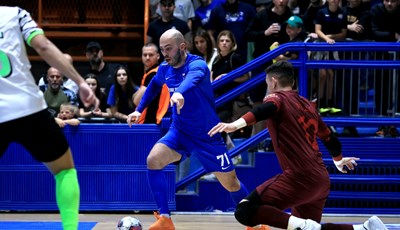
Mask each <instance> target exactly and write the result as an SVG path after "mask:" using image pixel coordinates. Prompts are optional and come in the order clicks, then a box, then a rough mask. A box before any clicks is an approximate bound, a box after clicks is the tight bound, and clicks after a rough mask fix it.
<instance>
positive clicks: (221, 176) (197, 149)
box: [127, 29, 248, 230]
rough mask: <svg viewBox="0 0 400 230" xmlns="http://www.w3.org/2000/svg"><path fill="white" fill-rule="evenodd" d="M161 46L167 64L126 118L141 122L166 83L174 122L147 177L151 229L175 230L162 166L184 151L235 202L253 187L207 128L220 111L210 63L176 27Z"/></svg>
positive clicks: (157, 148)
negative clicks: (152, 205) (152, 211)
mask: <svg viewBox="0 0 400 230" xmlns="http://www.w3.org/2000/svg"><path fill="white" fill-rule="evenodd" d="M160 49H161V52H162V54H163V55H164V62H163V63H161V65H160V66H159V68H158V71H157V74H156V75H155V76H154V77H153V79H152V81H151V82H150V84H149V85H148V87H147V89H146V92H145V94H144V95H143V98H142V100H141V102H140V104H139V105H138V107H137V108H136V111H135V112H133V113H131V114H129V115H128V119H127V122H128V124H129V125H130V126H131V125H132V124H133V123H135V122H137V121H138V119H139V117H140V115H141V112H142V111H143V109H144V108H146V106H147V105H148V104H149V103H150V102H151V100H152V99H153V98H154V97H155V96H156V95H157V94H158V92H160V90H161V88H162V85H163V84H164V83H166V85H167V86H168V88H169V91H170V93H171V94H172V95H171V99H170V102H171V106H172V107H173V108H172V124H171V127H170V129H169V130H168V132H167V134H166V135H165V136H164V137H162V138H161V139H160V140H159V141H158V142H157V143H156V144H155V145H154V147H153V148H152V150H151V151H150V153H149V155H148V157H147V168H148V179H149V183H150V187H151V190H152V192H153V194H154V197H155V200H156V203H157V205H158V207H159V214H157V213H155V216H156V219H157V221H156V222H155V223H154V224H152V225H151V226H150V228H149V230H159V229H163V230H172V229H175V227H174V224H173V223H172V220H171V218H170V210H169V209H168V201H167V197H168V194H167V186H168V185H167V180H166V179H165V175H164V173H163V171H162V169H163V168H164V167H165V166H167V165H168V164H170V163H173V162H177V161H180V160H181V159H182V157H183V155H185V154H187V153H188V154H193V155H194V156H195V157H197V158H198V160H199V161H200V162H201V164H202V165H203V166H204V168H205V169H206V170H207V171H208V172H213V173H214V174H215V176H216V177H217V179H218V180H219V182H220V183H221V185H222V186H223V187H224V188H225V189H226V190H228V191H229V192H230V194H231V196H232V199H233V201H234V202H235V204H238V203H239V202H240V200H241V199H243V198H244V197H245V196H246V195H247V194H248V191H247V189H246V187H245V186H244V185H243V184H242V183H241V182H240V181H239V179H238V178H237V176H236V171H235V169H234V165H233V163H232V161H231V159H230V157H229V156H228V155H227V153H226V152H227V149H226V146H225V143H224V142H223V139H222V137H221V135H219V134H218V135H214V136H213V137H210V136H209V135H208V131H209V130H210V129H211V128H212V127H213V126H215V125H217V124H218V123H219V122H220V120H219V118H218V116H217V114H216V112H215V104H214V98H213V95H214V94H213V91H212V88H211V82H210V71H209V69H208V67H207V63H206V62H205V61H204V59H202V58H201V57H199V56H196V55H191V54H188V53H186V44H185V40H184V37H183V35H182V34H181V33H180V32H179V31H178V30H175V29H170V30H167V31H166V32H164V33H163V35H162V36H161V38H160Z"/></svg>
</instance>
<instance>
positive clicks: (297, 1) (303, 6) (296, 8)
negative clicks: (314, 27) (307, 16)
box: [288, 0, 310, 16]
mask: <svg viewBox="0 0 400 230" xmlns="http://www.w3.org/2000/svg"><path fill="white" fill-rule="evenodd" d="M309 5H310V0H289V4H288V6H289V7H290V10H291V11H292V13H293V14H294V15H297V16H300V15H303V14H304V13H305V12H306V10H307V8H308V6H309Z"/></svg>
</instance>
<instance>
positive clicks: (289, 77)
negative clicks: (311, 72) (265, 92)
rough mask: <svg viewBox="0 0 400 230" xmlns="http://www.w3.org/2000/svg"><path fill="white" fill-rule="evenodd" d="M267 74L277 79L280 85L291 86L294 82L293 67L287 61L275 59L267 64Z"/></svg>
mask: <svg viewBox="0 0 400 230" xmlns="http://www.w3.org/2000/svg"><path fill="white" fill-rule="evenodd" d="M265 73H266V74H267V75H271V77H274V78H276V79H277V80H278V82H279V84H280V85H281V86H282V87H286V86H293V84H294V69H293V65H292V63H290V62H288V61H277V62H275V63H274V64H272V65H270V66H268V68H267V69H266V70H265Z"/></svg>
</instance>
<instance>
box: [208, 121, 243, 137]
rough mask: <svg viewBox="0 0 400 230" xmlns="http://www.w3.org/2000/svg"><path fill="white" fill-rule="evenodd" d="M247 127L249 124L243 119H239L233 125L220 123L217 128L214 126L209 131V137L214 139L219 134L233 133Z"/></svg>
mask: <svg viewBox="0 0 400 230" xmlns="http://www.w3.org/2000/svg"><path fill="white" fill-rule="evenodd" d="M246 126H247V123H246V121H245V120H244V119H243V118H239V119H237V120H236V121H234V122H231V123H224V122H220V123H218V124H217V125H216V126H214V127H213V128H212V129H211V130H210V131H208V135H209V136H210V137H212V136H214V135H215V134H217V133H222V132H226V133H232V132H235V131H236V130H238V129H241V128H243V127H246Z"/></svg>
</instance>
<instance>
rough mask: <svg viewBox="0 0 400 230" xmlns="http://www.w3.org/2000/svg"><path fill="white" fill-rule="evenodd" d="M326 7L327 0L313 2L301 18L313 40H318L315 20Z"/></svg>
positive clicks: (312, 0)
mask: <svg viewBox="0 0 400 230" xmlns="http://www.w3.org/2000/svg"><path fill="white" fill-rule="evenodd" d="M325 5H326V0H311V1H310V5H309V6H308V8H307V10H306V11H305V12H304V14H302V16H301V17H302V19H303V22H304V28H305V30H306V33H307V34H308V35H309V36H310V37H311V38H312V39H313V40H316V39H317V38H318V35H317V34H316V33H315V24H314V21H315V18H316V17H317V13H318V11H319V10H320V9H322V8H323V7H325Z"/></svg>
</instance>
